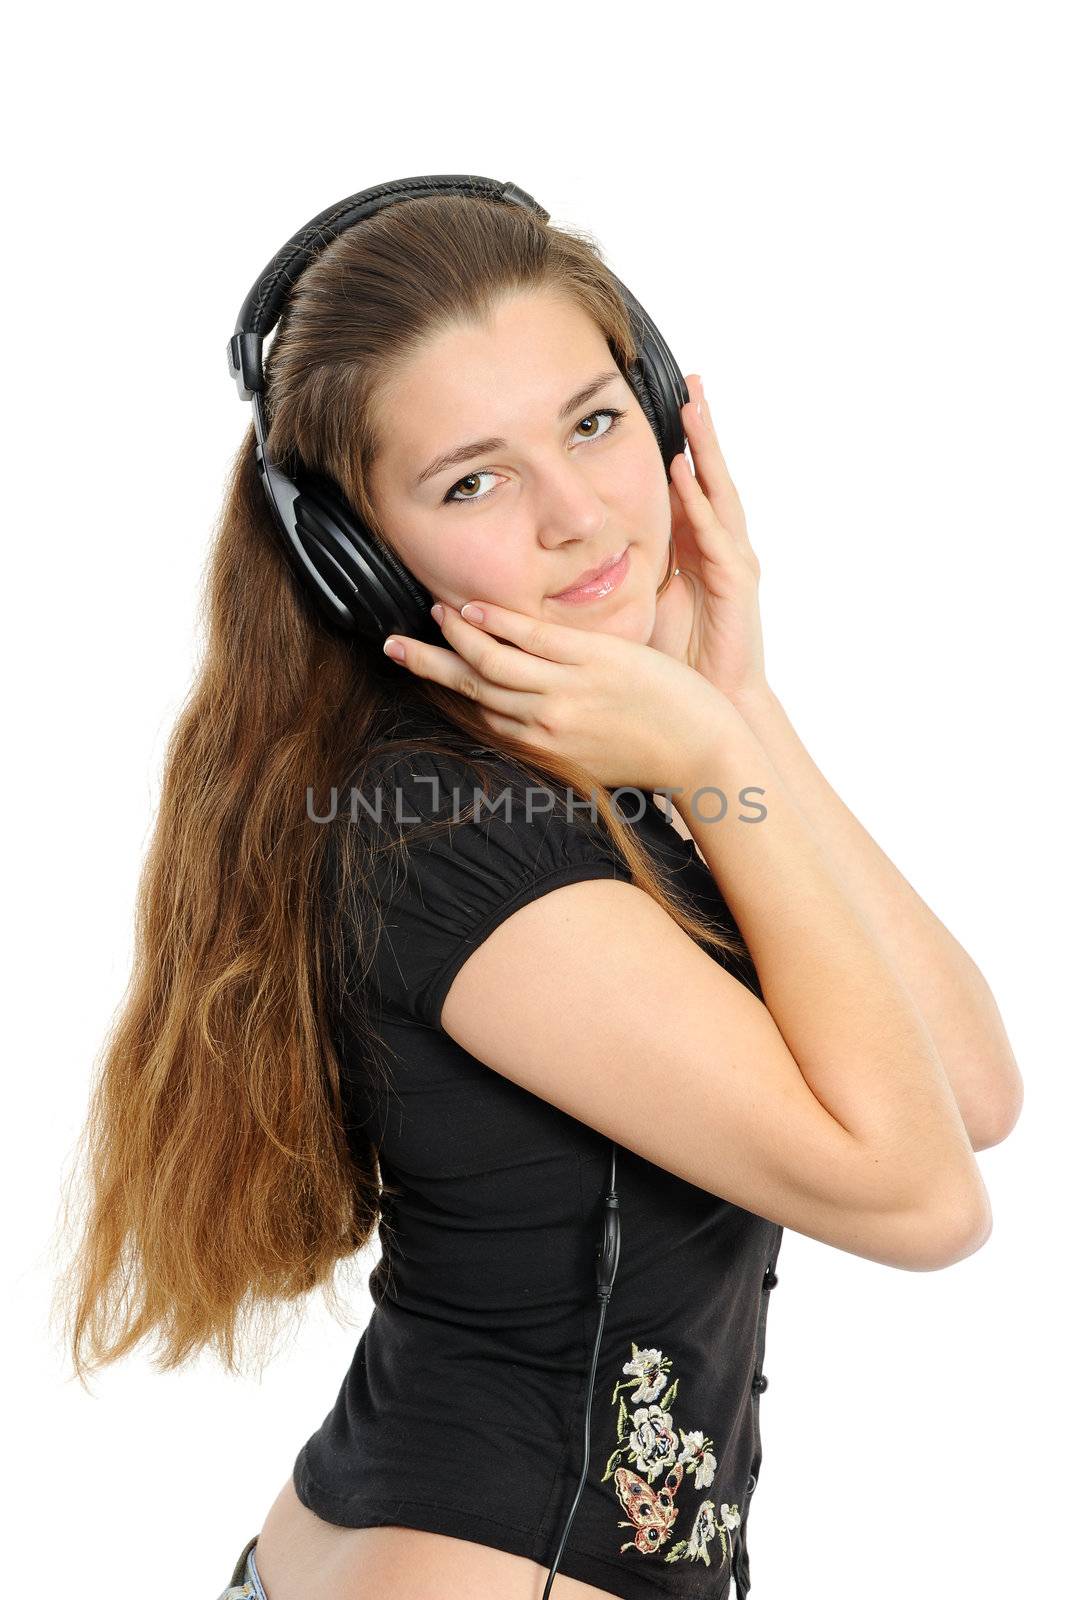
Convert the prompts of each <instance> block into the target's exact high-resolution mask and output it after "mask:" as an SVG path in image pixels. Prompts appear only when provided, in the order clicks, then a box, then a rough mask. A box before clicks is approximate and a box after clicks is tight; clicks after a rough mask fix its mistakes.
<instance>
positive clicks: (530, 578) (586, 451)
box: [369, 293, 671, 644]
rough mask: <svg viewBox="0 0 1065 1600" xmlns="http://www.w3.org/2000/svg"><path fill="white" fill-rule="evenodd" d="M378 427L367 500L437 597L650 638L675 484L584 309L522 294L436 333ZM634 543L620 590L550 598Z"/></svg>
mask: <svg viewBox="0 0 1065 1600" xmlns="http://www.w3.org/2000/svg"><path fill="white" fill-rule="evenodd" d="M611 410H616V411H619V412H622V413H624V414H623V415H622V416H618V417H614V416H612V415H610V414H609V413H610V411H611ZM378 420H379V424H380V430H381V450H380V455H379V457H378V459H377V461H376V462H375V463H374V467H373V469H372V472H371V475H370V484H369V490H370V497H371V500H372V503H373V506H374V509H375V511H376V513H377V516H378V517H379V518H380V521H381V526H382V528H383V529H384V531H385V534H386V535H387V537H388V540H389V542H390V543H391V545H392V547H393V550H394V552H395V553H396V554H397V555H398V556H399V558H400V560H401V561H402V562H403V563H404V565H405V566H406V567H408V568H409V569H410V571H411V572H412V573H413V574H414V576H415V577H416V578H417V579H418V580H419V582H421V583H422V584H424V586H425V587H426V588H427V589H428V590H429V591H430V593H431V594H432V595H433V597H434V599H438V600H444V601H446V602H447V603H448V604H450V605H453V606H455V607H461V606H462V605H464V604H465V603H466V601H467V600H487V601H489V602H491V603H493V604H495V605H500V606H505V607H507V608H508V609H510V610H514V611H520V612H523V613H524V614H526V615H528V616H533V617H543V618H546V619H548V620H550V621H556V622H561V623H564V624H566V625H567V626H570V627H576V628H592V629H596V630H597V631H601V632H605V633H611V634H616V635H617V636H619V637H621V638H626V639H632V640H634V641H635V642H637V643H640V644H645V643H647V642H648V640H649V639H650V637H651V634H652V630H653V628H654V624H655V612H656V590H657V588H658V587H659V585H660V584H661V583H662V581H663V579H664V578H665V575H666V564H667V561H668V559H669V533H670V520H671V517H670V501H669V482H668V479H667V477H666V473H665V468H664V465H663V462H662V456H661V452H660V451H659V448H658V444H657V441H656V439H655V436H654V433H653V431H652V429H651V425H650V423H649V422H648V420H647V418H646V417H645V416H644V413H643V411H642V410H641V408H640V405H639V402H638V401H637V399H636V397H635V395H634V394H633V392H632V390H631V389H630V388H629V386H628V384H627V383H626V381H625V379H624V378H623V377H622V375H621V372H620V371H619V369H618V367H617V364H616V363H615V361H614V359H613V357H612V355H611V353H610V348H609V346H608V344H607V342H606V340H605V338H604V337H603V335H602V333H601V332H600V330H599V328H598V327H597V326H596V325H595V323H594V322H592V321H591V319H590V318H589V317H588V316H587V315H586V314H585V313H584V312H583V311H582V310H580V309H579V308H578V307H577V306H575V305H573V304H572V303H571V302H570V301H568V300H566V299H563V298H561V297H560V296H558V295H556V294H551V295H549V294H547V293H531V294H530V293H525V294H521V295H515V296H512V297H511V298H509V299H507V300H504V301H501V302H500V303H499V304H498V305H497V307H496V309H495V311H494V313H493V316H492V319H491V321H490V322H489V323H487V324H480V323H463V324H461V325H458V326H455V327H454V328H452V329H449V330H448V331H447V332H444V333H440V334H438V335H435V336H434V337H433V339H432V340H431V342H429V343H427V344H426V345H425V346H424V347H423V348H422V349H420V350H419V351H418V353H417V354H416V355H415V356H412V357H410V358H409V359H408V360H406V361H405V362H404V363H403V364H402V365H401V367H400V368H399V369H398V370H397V372H396V373H395V374H394V375H393V377H392V378H391V379H390V380H389V382H388V384H387V387H386V388H384V389H383V390H382V391H381V393H380V394H379V398H378ZM626 549H627V552H628V571H627V575H626V576H625V577H624V579H623V581H622V582H621V583H620V584H618V585H617V587H615V589H614V590H613V592H612V593H609V594H607V595H604V596H601V597H599V598H596V599H593V600H590V601H584V602H582V603H578V604H571V603H567V602H566V601H565V600H560V599H557V598H554V597H555V596H556V595H557V594H558V593H559V592H560V591H561V590H564V589H568V588H570V587H571V586H572V585H573V584H575V583H577V582H578V581H579V580H581V579H582V578H583V576H584V574H585V573H586V572H587V571H588V570H589V569H592V568H599V567H601V566H602V565H603V564H604V563H606V562H607V560H608V559H609V558H610V557H612V556H615V555H617V554H618V553H619V552H620V551H623V550H626Z"/></svg>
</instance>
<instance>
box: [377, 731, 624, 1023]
mask: <svg viewBox="0 0 1065 1600" xmlns="http://www.w3.org/2000/svg"><path fill="white" fill-rule="evenodd" d="M487 765H488V768H489V771H488V781H487V782H482V781H481V780H480V779H479V777H478V775H477V773H476V772H475V771H474V770H472V769H471V768H470V767H469V766H468V765H467V763H466V762H465V761H464V760H462V759H460V758H458V757H452V756H450V755H444V754H440V753H437V752H427V751H415V752H410V753H407V752H405V753H404V754H403V755H402V756H401V757H400V758H399V759H397V760H395V761H393V762H392V763H391V764H390V765H389V767H388V769H387V773H386V775H384V776H381V775H380V774H379V775H378V776H377V778H376V779H375V782H374V786H373V792H372V796H371V795H370V794H367V802H368V803H370V804H374V805H377V804H379V805H380V811H381V824H382V832H383V835H384V837H385V839H386V840H387V843H388V845H389V849H387V850H385V851H384V852H375V865H374V868H373V870H372V873H371V880H372V884H373V889H374V893H375V894H376V897H377V902H378V908H379V911H380V917H381V934H380V938H379V940H378V941H377V944H376V949H375V952H374V955H373V958H372V962H371V966H370V971H369V973H368V977H369V980H370V983H371V985H372V987H373V988H375V989H376V990H377V992H378V994H379V995H380V997H381V998H382V1000H383V1001H384V1002H385V1003H386V1004H387V1006H388V1007H389V1009H390V1010H391V1011H393V1012H396V1011H398V1012H399V1013H400V1015H402V1016H405V1017H408V1018H413V1019H414V1020H415V1021H416V1022H419V1023H422V1024H424V1025H425V1026H427V1027H429V1028H433V1029H437V1030H438V1029H439V1028H440V1013H441V1011H442V1010H443V1005H444V1000H445V999H446V997H447V992H448V989H449V988H450V986H451V983H452V981H453V979H454V977H455V975H456V973H457V972H458V970H459V968H460V967H461V966H462V964H463V962H464V961H465V960H466V958H467V957H468V956H469V955H470V954H471V953H472V952H473V951H474V950H475V949H476V948H477V946H478V945H479V944H480V943H481V942H482V941H483V940H484V939H486V938H487V937H488V935H489V934H490V933H491V932H492V930H493V928H496V927H498V926H499V924H500V923H501V922H503V921H504V920H505V919H506V918H507V917H508V916H510V915H511V913H512V912H514V911H517V910H518V909H519V907H521V906H523V905H526V904H527V903H528V902H529V901H531V900H535V899H537V898H538V897H539V896H540V895H543V894H546V893H547V892H548V891H549V890H551V889H555V888H558V887H559V886H560V885H562V884H566V883H576V882H577V881H578V880H579V879H581V878H618V879H621V880H623V881H624V882H628V883H631V882H632V881H633V879H632V874H631V872H630V870H629V867H628V864H627V863H626V861H625V859H624V857H623V856H622V855H621V854H620V852H619V851H618V850H617V849H616V847H615V846H614V845H613V843H612V841H611V840H610V839H609V838H608V837H606V836H605V834H604V833H603V831H602V830H601V829H600V828H598V827H596V826H595V825H594V824H593V823H592V822H591V820H590V814H589V812H588V811H587V809H585V810H584V811H583V812H582V811H580V809H579V804H580V801H581V797H580V796H579V795H578V796H574V797H573V799H574V805H573V807H572V809H571V808H570V807H569V806H568V803H567V791H566V789H565V787H564V786H561V785H553V786H548V785H546V784H545V783H544V782H543V781H542V780H538V779H537V778H535V777H534V776H532V775H530V774H529V773H527V772H525V771H524V769H522V768H521V767H520V766H516V765H512V764H511V763H510V762H509V761H507V760H506V759H505V758H503V757H501V756H500V755H499V754H498V752H496V753H493V756H492V759H491V761H490V762H489V763H487ZM378 796H380V800H378ZM425 824H432V831H431V833H426V831H425ZM397 832H402V835H403V848H402V854H401V855H397V853H396V852H395V850H394V848H392V847H393V845H394V841H395V838H396V834H397ZM378 842H379V843H380V842H381V841H380V840H379V841H378Z"/></svg>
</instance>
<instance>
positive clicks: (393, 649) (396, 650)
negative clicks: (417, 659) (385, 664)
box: [381, 636, 407, 661]
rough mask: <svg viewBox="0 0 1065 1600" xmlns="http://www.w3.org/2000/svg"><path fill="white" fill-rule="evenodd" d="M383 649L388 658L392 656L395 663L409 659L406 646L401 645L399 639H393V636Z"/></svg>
mask: <svg viewBox="0 0 1065 1600" xmlns="http://www.w3.org/2000/svg"><path fill="white" fill-rule="evenodd" d="M381 648H382V649H383V650H384V652H385V655H386V656H391V658H392V660H393V661H406V659H407V652H406V649H405V648H404V646H403V645H401V644H400V642H399V640H398V639H393V638H392V637H391V636H389V638H387V639H386V640H385V642H384V644H383V645H382V647H381Z"/></svg>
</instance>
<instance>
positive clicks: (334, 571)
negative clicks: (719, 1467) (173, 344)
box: [227, 174, 690, 1600]
mask: <svg viewBox="0 0 1065 1600" xmlns="http://www.w3.org/2000/svg"><path fill="white" fill-rule="evenodd" d="M430 194H458V195H464V194H468V195H472V196H475V197H478V198H480V199H484V200H494V201H497V202H499V203H500V204H504V205H520V206H525V207H527V208H528V209H529V210H530V211H532V212H534V213H535V215H536V216H538V217H539V218H540V219H541V220H542V221H544V222H547V221H548V219H549V217H550V212H548V211H545V210H544V208H543V206H541V205H538V204H537V203H536V201H535V200H534V199H533V198H532V196H531V195H530V194H527V193H526V192H525V190H524V189H519V188H518V186H517V184H515V183H499V182H497V181H496V180H495V179H494V178H478V177H473V176H471V175H470V174H462V175H457V176H456V175H452V176H444V177H439V176H436V177H422V178H399V179H396V180H395V181H394V182H392V183H380V184H377V185H375V186H374V188H372V189H363V190H361V191H360V193H358V194H353V195H349V196H348V198H347V199H346V200H341V201H339V203H338V204H337V205H333V206H329V207H328V208H327V209H326V210H325V211H321V212H319V214H318V215H317V216H316V217H312V219H311V221H310V222H308V223H307V224H306V225H305V226H304V227H302V228H300V230H299V232H298V233H294V234H293V235H292V238H291V239H290V240H289V241H288V243H287V244H285V245H282V247H281V249H280V250H279V251H278V252H277V254H276V255H275V256H274V257H273V259H272V260H271V261H270V263H269V265H268V266H267V267H265V268H264V270H263V271H262V272H261V273H260V274H259V276H258V278H256V280H255V282H254V284H253V285H252V287H251V290H250V291H249V293H248V295H247V297H246V299H245V301H244V304H243V305H242V306H241V308H240V315H239V316H238V318H237V326H236V331H235V332H234V334H233V337H232V338H231V339H230V341H229V344H228V346H227V355H228V360H229V371H230V375H231V376H232V377H233V378H235V379H236V384H237V393H238V394H239V396H240V398H241V399H242V400H250V401H251V403H252V415H253V417H254V419H255V435H256V439H257V444H256V448H255V459H256V462H257V464H258V468H259V476H260V478H261V480H262V485H263V489H264V490H265V492H266V498H267V500H268V501H269V502H270V505H271V506H272V508H273V512H274V517H275V520H276V522H277V525H278V527H279V529H280V532H281V538H282V544H283V548H284V551H285V554H286V556H287V558H288V560H289V561H290V562H291V564H292V567H293V569H294V571H295V572H296V574H297V577H298V579H299V580H300V581H301V583H302V584H303V585H304V586H305V587H306V590H307V592H308V593H309V594H310V595H311V597H312V599H313V601H314V602H315V604H316V605H317V607H318V609H319V611H320V613H321V614H322V616H323V617H324V618H325V620H326V621H328V622H331V623H333V624H334V625H336V626H338V627H339V628H340V629H341V630H342V631H343V632H344V633H348V634H359V635H361V636H362V637H363V638H366V639H369V640H372V641H373V642H374V643H377V644H380V643H382V642H383V641H384V640H385V639H386V638H387V637H388V635H389V634H390V633H402V634H405V635H406V636H407V637H408V638H412V639H426V640H428V641H430V642H435V643H437V644H439V643H440V642H441V641H443V642H444V643H446V642H447V641H446V640H444V636H443V634H442V632H441V631H440V629H439V628H438V627H437V625H436V623H435V621H434V620H433V618H432V617H431V616H430V614H429V607H430V606H431V605H432V603H433V597H432V595H431V594H430V593H429V591H428V590H427V589H426V588H425V587H424V586H423V585H422V584H420V583H419V582H418V580H417V579H416V578H415V577H414V575H413V573H411V572H409V571H408V570H407V568H406V567H405V566H404V565H403V564H402V562H400V561H398V560H397V559H396V557H395V556H394V555H393V554H392V552H391V550H389V549H388V548H387V547H386V546H385V545H384V544H383V543H382V542H381V540H380V539H378V538H377V537H376V536H375V535H374V534H372V533H371V532H370V530H369V529H368V528H367V527H366V525H365V523H363V522H362V521H361V519H360V518H359V517H358V516H357V514H356V513H355V511H354V509H353V507H352V506H351V505H350V504H349V503H348V500H347V497H346V496H345V495H344V494H342V492H341V490H340V489H339V487H338V486H337V484H335V483H334V482H332V480H331V479H329V478H327V477H325V476H324V475H323V474H321V473H317V472H309V471H306V470H303V469H300V468H298V467H296V468H294V469H293V471H292V474H291V475H289V474H287V473H285V472H283V471H282V470H281V468H280V467H279V466H278V465H277V464H276V463H275V462H273V461H271V459H270V457H269V455H268V453H267V449H266V432H267V425H266V414H265V404H264V391H265V387H266V380H265V377H264V374H263V340H264V339H265V338H266V336H267V335H268V334H269V333H270V332H271V331H272V329H273V328H274V326H275V325H276V323H277V321H278V319H279V317H280V316H281V313H282V311H283V310H284V308H285V303H286V301H287V299H288V296H289V294H290V293H291V290H292V286H293V284H294V283H295V282H296V280H297V278H298V277H299V275H300V273H301V272H302V271H303V270H304V268H305V267H306V266H307V265H308V264H309V263H310V262H311V261H312V260H313V259H314V257H315V256H316V255H317V254H318V253H319V251H320V250H322V249H324V248H325V246H326V245H327V244H329V243H330V242H331V241H332V240H333V239H334V238H336V237H337V235H338V234H341V233H343V232H345V230H346V229H348V228H351V227H354V226H355V224H356V223H358V222H361V221H362V220H363V218H364V217H371V216H373V215H374V213H375V212H377V211H380V210H382V209H383V208H384V207H385V206H390V205H395V204H396V202H397V201H400V200H411V199H415V198H417V197H418V196H419V195H430ZM607 270H608V271H609V269H607ZM610 275H611V277H612V278H613V280H614V282H615V284H616V285H617V288H618V290H619V291H620V293H621V296H622V298H623V299H624V301H625V304H626V307H627V309H628V312H629V317H630V319H631V322H632V331H633V337H634V340H635V343H636V351H637V355H636V360H635V362H634V363H632V364H630V365H628V366H627V368H626V371H625V376H626V377H627V379H628V381H629V384H630V385H631V387H632V390H633V393H634V394H635V395H636V398H637V400H638V401H639V403H640V406H641V408H642V409H643V412H644V414H645V415H646V417H647V420H648V422H649V423H650V424H651V427H652V429H653V430H654V435H655V438H656V439H657V441H658V447H659V449H660V451H661V452H662V461H663V464H664V466H665V470H666V476H667V477H668V476H669V466H670V462H671V461H672V460H673V458H674V456H676V455H678V454H679V453H680V452H681V451H682V450H683V449H684V445H685V435H684V424H683V421H682V420H681V415H680V410H681V407H682V406H683V405H686V404H687V402H688V399H689V398H690V397H689V394H688V387H687V385H686V383H685V382H684V378H683V375H682V373H681V371H680V368H679V367H678V365H677V362H676V360H675V359H674V357H673V354H672V352H671V350H670V349H669V346H668V345H667V344H666V342H665V340H664V339H663V338H662V335H661V334H660V333H659V331H658V329H657V328H656V327H655V325H654V323H653V322H652V321H651V319H650V317H649V316H648V315H647V313H646V311H645V310H644V309H643V307H642V306H641V305H640V303H639V301H638V300H637V299H636V298H635V296H634V295H633V294H632V293H631V292H630V291H629V290H628V289H627V288H626V287H625V285H624V284H623V283H622V282H621V280H620V279H619V278H617V277H615V275H614V274H613V273H611V274H610ZM616 1174H617V1146H616V1145H614V1144H611V1146H610V1178H609V1183H608V1186H607V1192H606V1195H605V1199H604V1212H603V1233H602V1238H601V1241H600V1243H599V1246H598V1247H597V1249H596V1299H597V1300H598V1302H599V1328H598V1332H597V1334H596V1339H595V1347H594V1349H593V1351H592V1360H591V1368H590V1371H589V1374H588V1389H587V1395H586V1399H585V1411H584V1466H583V1469H582V1471H581V1479H580V1483H579V1485H578V1487H577V1494H576V1497H575V1499H574V1501H573V1505H572V1506H571V1507H570V1512H569V1516H568V1518H567V1519H566V1524H565V1527H564V1528H563V1531H562V1536H561V1538H560V1539H559V1544H558V1549H557V1551H556V1553H555V1559H554V1562H553V1563H552V1566H551V1570H550V1572H549V1573H548V1576H547V1582H546V1584H545V1586H544V1592H543V1600H548V1596H549V1594H550V1592H551V1585H552V1583H553V1581H554V1577H555V1573H556V1572H557V1570H558V1564H559V1561H560V1559H561V1557H562V1551H563V1549H564V1548H565V1544H566V1539H567V1538H568V1536H569V1530H570V1527H571V1525H572V1523H573V1519H574V1517H575V1515H576V1513H577V1506H578V1503H579V1501H580V1497H581V1491H582V1490H583V1488H584V1484H585V1480H586V1478H587V1476H588V1459H589V1453H590V1447H591V1409H592V1392H593V1385H594V1381H595V1370H596V1365H597V1363H598V1359H599V1346H600V1343H601V1341H602V1337H603V1323H604V1321H605V1319H606V1308H607V1302H608V1301H609V1299H610V1295H611V1291H612V1289H613V1286H614V1279H615V1277H616V1275H617V1269H618V1261H619V1259H620V1253H621V1213H620V1209H619V1205H618V1196H617V1190H616Z"/></svg>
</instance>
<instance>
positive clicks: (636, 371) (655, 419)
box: [625, 361, 665, 451]
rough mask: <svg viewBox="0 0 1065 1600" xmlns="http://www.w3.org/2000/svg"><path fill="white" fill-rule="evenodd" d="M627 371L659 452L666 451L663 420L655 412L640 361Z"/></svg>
mask: <svg viewBox="0 0 1065 1600" xmlns="http://www.w3.org/2000/svg"><path fill="white" fill-rule="evenodd" d="M625 371H626V376H627V377H628V380H629V383H630V384H631V386H632V391H633V393H634V394H635V396H636V398H637V400H638V401H639V402H640V408H641V410H642V411H643V414H644V416H645V417H646V418H647V420H648V422H649V423H650V424H651V429H652V431H653V433H654V436H655V438H656V439H657V441H658V448H659V450H663V451H664V449H665V444H664V441H663V439H662V419H661V417H660V416H659V415H658V412H657V411H656V410H655V407H654V404H653V402H652V400H651V396H650V394H649V393H648V390H647V384H646V382H645V380H644V376H643V371H642V369H641V367H640V363H639V362H638V361H634V362H632V363H631V364H630V365H629V366H628V367H626V369H625Z"/></svg>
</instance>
